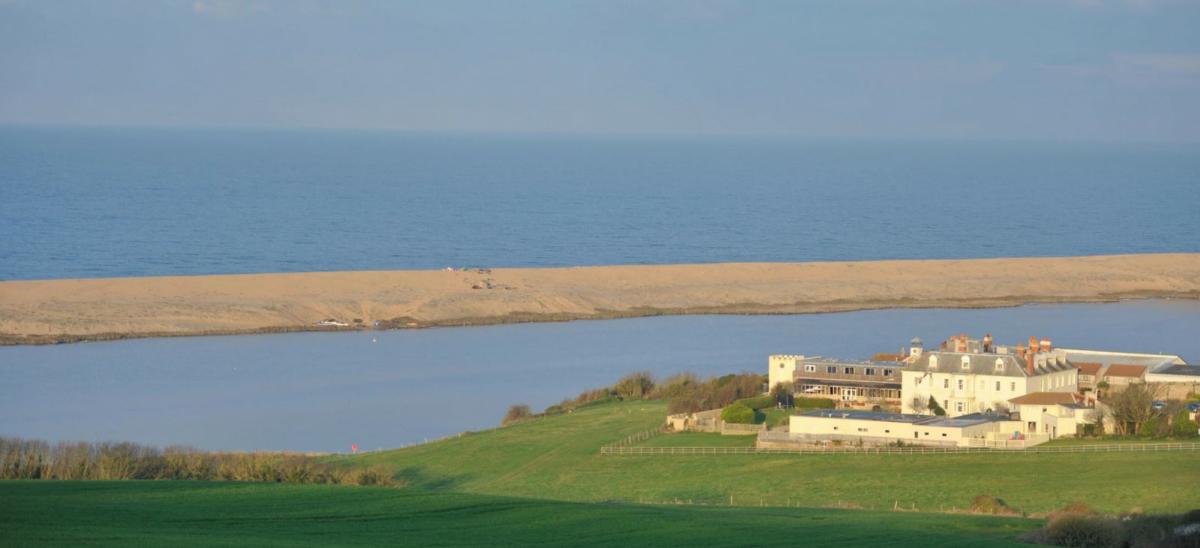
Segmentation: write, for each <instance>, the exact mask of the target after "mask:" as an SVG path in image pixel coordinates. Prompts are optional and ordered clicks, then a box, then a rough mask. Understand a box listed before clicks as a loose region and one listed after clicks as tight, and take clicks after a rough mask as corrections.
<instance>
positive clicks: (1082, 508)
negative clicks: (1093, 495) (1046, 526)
mask: <svg viewBox="0 0 1200 548" xmlns="http://www.w3.org/2000/svg"><path fill="white" fill-rule="evenodd" d="M1094 515H1097V513H1096V511H1095V510H1092V507H1091V506H1088V505H1087V504H1086V503H1083V502H1079V501H1075V502H1072V503H1070V504H1068V505H1066V506H1063V507H1062V508H1059V509H1058V510H1055V511H1053V512H1050V515H1049V516H1046V517H1047V519H1048V520H1050V521H1054V520H1056V519H1058V518H1061V517H1064V516H1094Z"/></svg>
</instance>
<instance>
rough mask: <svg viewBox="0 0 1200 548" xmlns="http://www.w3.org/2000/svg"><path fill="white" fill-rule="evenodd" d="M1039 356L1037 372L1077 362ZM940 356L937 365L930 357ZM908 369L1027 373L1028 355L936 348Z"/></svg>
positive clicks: (1045, 372)
mask: <svg viewBox="0 0 1200 548" xmlns="http://www.w3.org/2000/svg"><path fill="white" fill-rule="evenodd" d="M964 357H965V358H966V359H967V367H966V368H963V367H962V361H963V358H964ZM1049 358H1050V359H1044V360H1042V359H1038V360H1035V362H1036V363H1037V366H1036V368H1035V369H1034V374H1035V375H1045V374H1047V373H1056V372H1059V371H1065V370H1068V369H1073V368H1074V367H1075V366H1074V365H1071V364H1070V363H1069V362H1066V361H1058V360H1055V359H1053V356H1050V357H1049ZM935 359H936V360H937V366H936V367H934V366H932V365H931V363H930V362H931V361H933V360H935ZM997 360H999V361H1000V362H1001V368H1000V369H996V361H997ZM905 370H907V371H931V372H939V373H959V374H962V373H969V374H973V375H1000V376H1005V377H1028V376H1029V374H1028V373H1027V372H1026V371H1025V359H1024V358H1022V357H1019V356H1016V355H1013V354H992V353H984V352H949V351H945V350H937V351H933V352H926V353H924V354H922V355H921V357H920V358H918V359H917V360H915V361H913V363H910V364H909V365H908V367H906V368H905Z"/></svg>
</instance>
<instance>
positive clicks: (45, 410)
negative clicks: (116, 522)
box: [0, 301, 1200, 451]
mask: <svg viewBox="0 0 1200 548" xmlns="http://www.w3.org/2000/svg"><path fill="white" fill-rule="evenodd" d="M1198 326H1200V302H1197V301H1139V302H1125V303H1119V304H1075V305H1031V306H1024V307H1020V308H1002V309H985V310H875V311H861V312H847V313H839V314H814V315H799V316H672V317H659V318H637V319H625V320H605V321H590V322H570V323H546V324H520V325H500V326H488V327H462V328H449V329H428V330H399V331H383V332H354V333H292V334H279V335H254V336H240V337H194V338H173V339H145V340H130V341H117V342H101V343H80V344H69V345H56V346H24V347H0V379H3V382H0V435H8V436H14V435H15V436H23V437H32V438H41V439H49V440H130V441H138V442H143V443H152V444H161V445H166V444H185V445H194V446H199V447H201V448H206V449H229V450H250V449H286V450H309V451H346V450H348V448H349V446H350V444H351V443H357V444H359V446H361V447H363V448H364V449H367V448H369V449H376V448H389V447H396V446H399V445H403V444H407V443H413V442H420V441H422V440H424V439H428V438H436V437H439V436H445V435H448V434H453V433H456V432H461V431H464V430H478V429H482V428H489V427H493V426H496V425H497V424H498V423H499V421H500V418H501V417H502V416H503V415H504V411H505V409H506V408H507V407H508V406H509V405H511V404H514V403H527V404H529V405H531V406H532V407H534V408H535V409H541V408H544V407H545V406H547V405H550V404H553V403H557V402H558V401H560V400H562V399H563V398H566V397H573V396H575V395H576V394H578V393H579V392H581V391H583V390H584V389H587V388H594V387H598V386H607V385H610V384H612V383H613V382H614V381H615V380H616V379H617V378H619V377H620V376H622V375H624V374H626V373H629V372H632V371H638V370H646V371H651V372H653V373H654V374H656V375H659V376H665V375H670V374H673V373H678V372H682V371H692V372H695V373H698V374H701V375H722V374H726V373H734V372H739V371H753V372H759V373H762V372H764V371H765V369H766V362H767V356H768V355H769V354H775V353H791V354H807V355H825V356H837V357H843V358H867V357H870V356H871V355H872V354H874V353H875V352H881V351H882V352H894V351H897V350H899V349H900V348H901V347H902V346H903V345H906V344H907V342H908V340H909V339H911V338H912V337H913V336H914V335H919V336H921V337H922V338H923V339H925V340H926V341H940V340H943V339H945V338H946V337H948V336H949V335H951V334H954V333H960V332H966V333H972V334H975V335H982V334H983V333H985V332H990V333H992V334H994V335H995V336H996V339H997V340H998V341H1002V342H1010V343H1015V342H1018V341H1021V340H1025V339H1027V338H1028V337H1029V336H1030V335H1035V336H1038V337H1042V336H1045V337H1049V338H1051V339H1052V340H1053V341H1054V342H1055V344H1056V345H1058V346H1060V347H1067V348H1069V347H1084V348H1097V349H1109V350H1127V351H1133V352H1164V353H1171V354H1179V355H1181V356H1183V357H1184V359H1186V360H1189V361H1190V362H1192V363H1196V361H1200V338H1197V337H1196V333H1197V327H1198ZM373 340H377V341H378V342H372V341H373Z"/></svg>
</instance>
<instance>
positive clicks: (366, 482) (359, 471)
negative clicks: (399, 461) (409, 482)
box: [341, 466, 397, 487]
mask: <svg viewBox="0 0 1200 548" xmlns="http://www.w3.org/2000/svg"><path fill="white" fill-rule="evenodd" d="M341 483H346V484H350V485H362V486H376V487H392V486H395V485H397V482H396V480H395V479H394V478H393V477H392V473H391V472H390V471H389V470H387V469H386V468H382V467H379V466H373V467H371V468H356V469H354V470H351V471H349V472H347V473H346V475H345V476H343V478H342V482H341Z"/></svg>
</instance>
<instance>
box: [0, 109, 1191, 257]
mask: <svg viewBox="0 0 1200 548" xmlns="http://www.w3.org/2000/svg"><path fill="white" fill-rule="evenodd" d="M0 228H2V229H3V237H2V238H0V279H36V278H67V277H96V276H129V275H160V274H210V273H234V272H268V271H270V272H273V271H313V270H346V269H404V268H441V267H444V266H448V265H454V266H561V265H590V264H620V263H680V262H717V261H811V260H830V259H851V260H857V259H884V258H932V257H942V258H960V257H995V256H1013V255H1079V254H1098V253H1131V252H1152V251H1200V148H1198V147H1197V146H1195V145H1128V144H1046V143H1041V144H1037V143H948V142H892V143H889V142H854V141H795V140H791V141H789V140H770V139H666V138H661V139H657V138H656V139H651V138H604V139H599V138H580V137H563V138H552V137H536V138H535V137H522V136H508V137H504V136H469V135H457V136H456V135H413V134H402V133H375V132H349V131H224V130H223V131H215V130H186V131H185V130H145V129H138V130H131V129H125V130H114V129H103V130H102V129H45V128H40V129H39V128H15V127H7V128H0Z"/></svg>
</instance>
